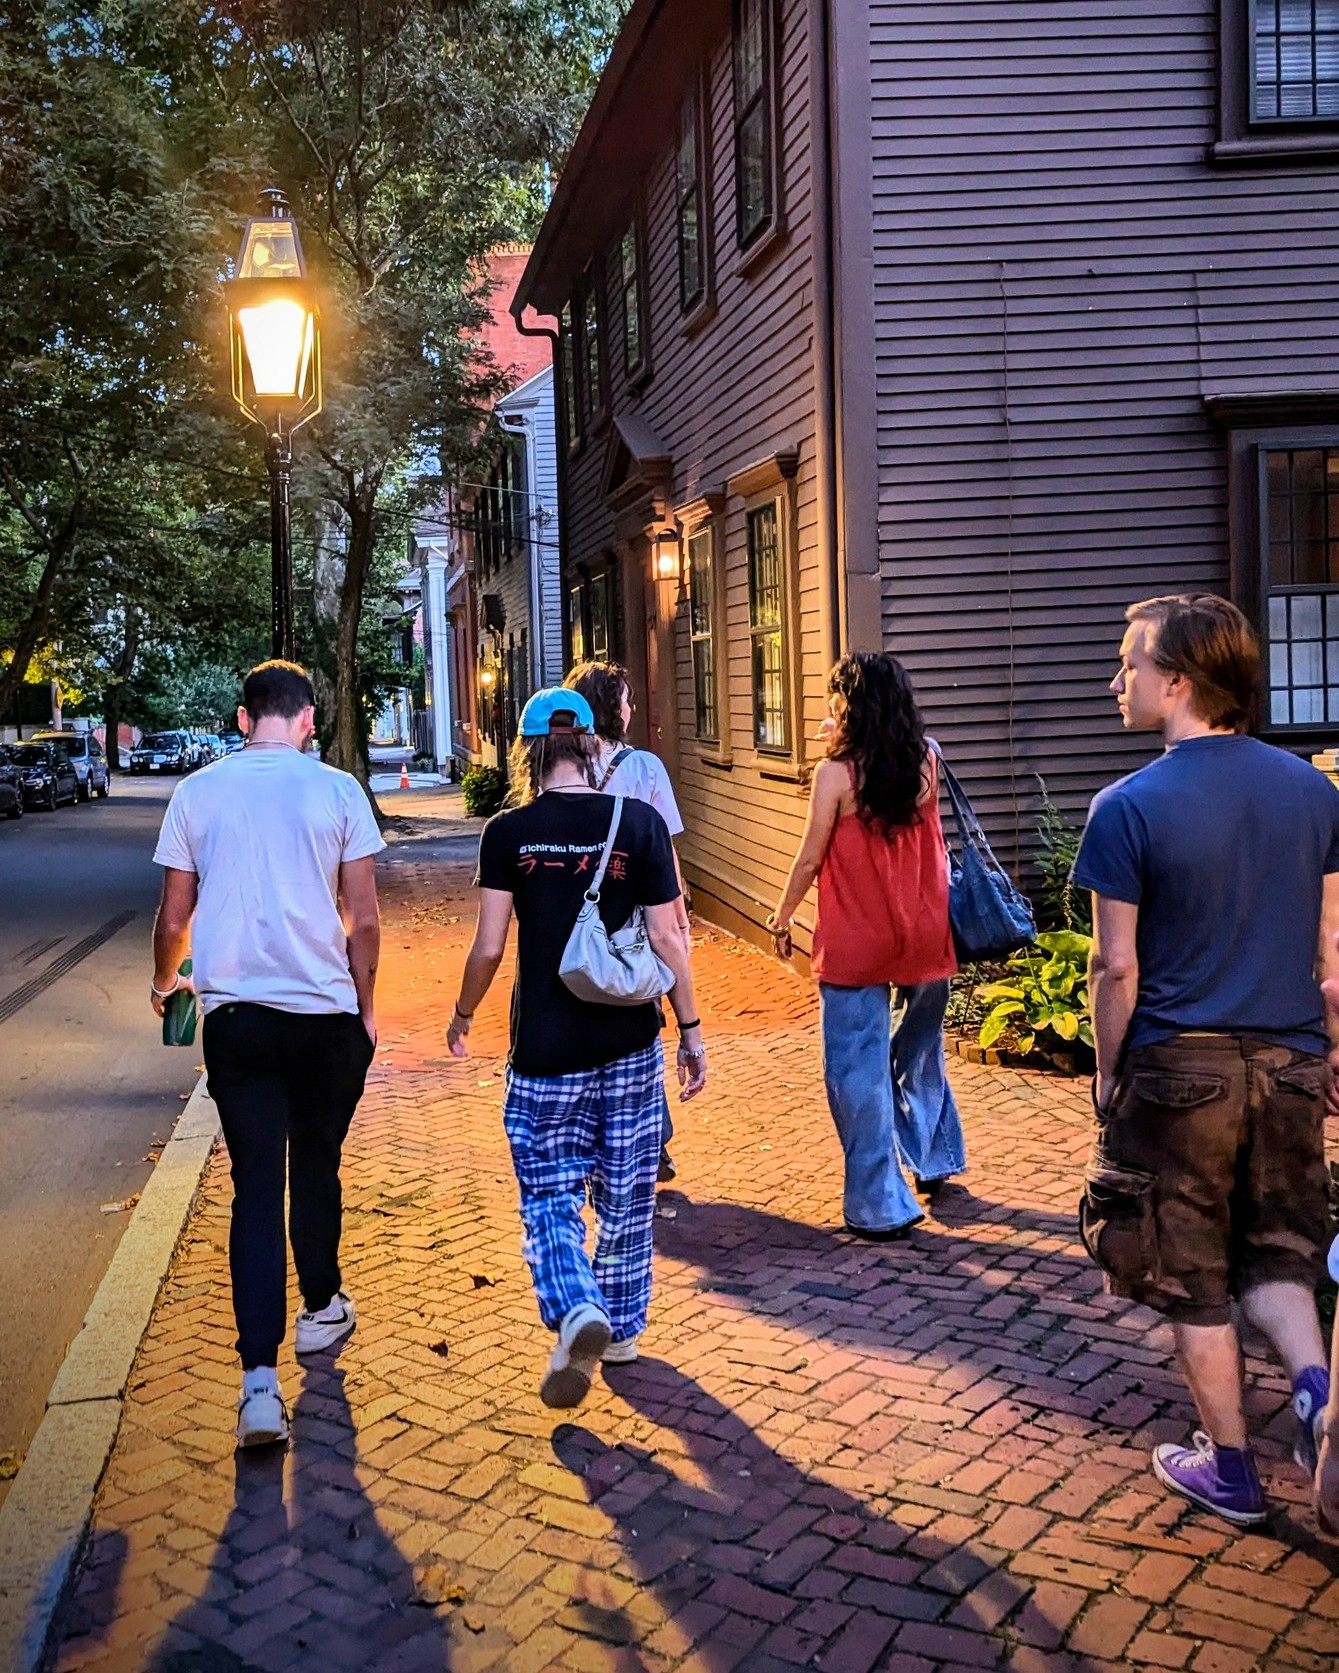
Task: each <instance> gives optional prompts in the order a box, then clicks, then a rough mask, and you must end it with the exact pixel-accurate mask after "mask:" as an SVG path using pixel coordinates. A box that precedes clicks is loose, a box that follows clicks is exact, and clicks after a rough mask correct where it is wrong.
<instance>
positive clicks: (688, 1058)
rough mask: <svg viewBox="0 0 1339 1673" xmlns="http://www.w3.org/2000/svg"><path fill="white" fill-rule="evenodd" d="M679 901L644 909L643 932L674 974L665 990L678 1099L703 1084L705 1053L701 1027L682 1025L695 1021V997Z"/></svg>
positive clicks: (684, 1099) (694, 1092) (695, 1092)
mask: <svg viewBox="0 0 1339 1673" xmlns="http://www.w3.org/2000/svg"><path fill="white" fill-rule="evenodd" d="M681 910H682V900H678V901H669V902H668V903H667V904H665V905H663V906H648V907H647V908H646V933H647V937H648V939H649V940H650V942H651V949H652V951H653V952H654V953H655V955H656V957H657V958H659V959H662V960H663V961H664V962H665V963H666V964H667V965H668V966H669V968H670V969H671V971H673V973H674V986H673V987H672V988H671V989H670V991H669V1002H670V1006H671V1008H672V1009H673V1011H674V1015H675V1018H676V1020H677V1022H678V1024H679V1050H678V1069H679V1085H680V1087H681V1088H682V1089H683V1090H682V1091H681V1092H680V1093H679V1098H680V1100H681V1101H682V1102H685V1103H686V1102H687V1101H688V1099H689V1098H696V1096H697V1095H698V1093H699V1092H701V1090H702V1088H703V1087H704V1086H705V1085H706V1084H707V1053H706V1047H705V1046H704V1045H703V1043H702V1029H701V1027H700V1026H698V1027H695V1028H685V1027H684V1026H683V1025H684V1023H686V1022H692V1023H696V1022H697V1021H698V1015H697V1000H696V999H695V998H694V996H693V973H692V970H691V969H690V968H689V964H688V947H687V944H686V942H685V940H684V936H683V932H682V930H681V929H680V927H679V913H680V911H681Z"/></svg>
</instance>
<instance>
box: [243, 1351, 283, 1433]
mask: <svg viewBox="0 0 1339 1673" xmlns="http://www.w3.org/2000/svg"><path fill="white" fill-rule="evenodd" d="M287 1439H288V1407H287V1406H285V1405H284V1396H283V1391H282V1389H281V1388H280V1387H279V1379H278V1377H277V1376H276V1375H275V1372H274V1369H273V1367H272V1366H261V1367H259V1368H258V1369H256V1370H255V1371H248V1372H246V1374H245V1375H244V1376H243V1378H242V1396H241V1399H240V1400H238V1402H237V1444H238V1446H277V1445H278V1444H279V1443H280V1442H281V1441H286V1440H287Z"/></svg>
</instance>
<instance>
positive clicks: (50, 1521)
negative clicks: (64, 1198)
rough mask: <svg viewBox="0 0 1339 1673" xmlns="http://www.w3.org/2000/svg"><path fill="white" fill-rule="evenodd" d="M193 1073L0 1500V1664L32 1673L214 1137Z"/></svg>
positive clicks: (215, 1122)
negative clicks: (24, 1453) (167, 1136)
mask: <svg viewBox="0 0 1339 1673" xmlns="http://www.w3.org/2000/svg"><path fill="white" fill-rule="evenodd" d="M218 1131H219V1119H218V1110H217V1109H216V1107H215V1105H214V1103H213V1100H212V1099H211V1098H210V1097H209V1093H208V1090H207V1089H206V1086H205V1078H204V1076H203V1075H202V1076H201V1077H200V1079H199V1081H198V1082H197V1083H196V1087H195V1090H194V1091H193V1092H192V1093H191V1096H190V1099H189V1100H188V1102H187V1104H186V1107H185V1108H184V1109H183V1110H182V1112H181V1115H180V1116H179V1117H178V1119H177V1124H176V1126H175V1128H174V1129H173V1132H172V1137H171V1138H170V1139H169V1140H168V1142H167V1143H166V1145H164V1147H163V1154H162V1156H161V1157H160V1158H159V1161H158V1165H157V1166H156V1167H155V1168H154V1171H153V1173H152V1175H151V1176H150V1178H149V1182H148V1184H147V1185H146V1186H145V1187H144V1191H143V1194H142V1195H141V1197H140V1200H139V1202H138V1204H137V1205H136V1207H135V1211H134V1213H133V1215H132V1217H131V1221H130V1224H129V1225H128V1226H127V1227H126V1229H125V1233H124V1235H123V1236H122V1238H121V1241H120V1243H119V1244H118V1245H117V1248H116V1253H115V1254H114V1255H113V1256H112V1260H111V1264H110V1265H109V1266H108V1268H107V1271H106V1273H105V1274H104V1275H103V1279H102V1282H101V1284H99V1286H98V1291H97V1294H96V1295H95V1296H94V1297H93V1301H92V1304H91V1306H90V1307H89V1309H88V1313H87V1314H86V1315H85V1318H84V1322H83V1325H82V1327H81V1328H80V1331H79V1333H78V1335H77V1336H76V1337H75V1338H74V1341H73V1342H72V1343H71V1344H70V1347H69V1350H68V1352H67V1353H66V1355H65V1359H64V1362H63V1363H62V1365H61V1368H60V1370H59V1371H58V1372H57V1374H56V1380H55V1382H54V1383H53V1384H52V1386H51V1392H50V1394H49V1395H48V1396H47V1411H46V1416H45V1417H44V1418H43V1419H42V1422H41V1424H40V1425H39V1427H38V1430H37V1433H36V1435H35V1436H34V1437H33V1441H32V1445H31V1446H30V1447H29V1449H28V1455H27V1458H26V1459H25V1460H24V1464H23V1467H22V1469H21V1470H20V1471H19V1473H18V1476H17V1477H16V1478H15V1481H14V1485H13V1487H12V1488H11V1489H10V1492H9V1495H8V1497H7V1498H6V1499H5V1502H4V1504H3V1505H0V1667H3V1668H5V1669H6V1670H8V1673H38V1670H39V1669H40V1668H41V1667H42V1666H43V1664H44V1659H45V1653H46V1647H47V1638H48V1635H49V1632H50V1628H51V1623H52V1620H53V1619H54V1617H55V1614H56V1611H57V1609H58V1608H59V1605H60V1602H61V1598H62V1596H63V1595H64V1591H65V1587H66V1585H67V1584H68V1582H69V1580H70V1577H71V1575H72V1573H73V1571H74V1566H75V1562H76V1560H77V1558H78V1555H79V1549H80V1546H81V1544H82V1542H83V1538H84V1535H85V1533H86V1532H87V1529H88V1525H89V1522H90V1519H91V1517H92V1512H93V1499H94V1495H95V1494H96V1493H97V1490H98V1487H99V1484H100V1483H101V1481H102V1474H103V1471H104V1469H105V1468H106V1465H107V1460H108V1458H109V1457H110V1456H111V1451H112V1446H113V1444H114V1443H115V1440H116V1434H117V1430H118V1428H119V1427H120V1421H121V1404H122V1401H123V1399H124V1397H125V1390H126V1384H127V1382H128V1381H129V1377H130V1371H131V1367H132V1365H133V1364H134V1360H135V1354H136V1353H137V1351H138V1349H139V1344H140V1340H141V1338H142V1337H143V1335H144V1332H145V1330H146V1329H147V1328H148V1324H149V1320H150V1318H151V1317H152V1315H153V1309H154V1305H155V1303H156V1302H157V1300H158V1293H159V1291H160V1289H161V1288H162V1285H163V1280H164V1278H165V1277H166V1275H167V1271H168V1268H169V1266H170V1265H171V1263H172V1257H173V1255H174V1254H175V1253H176V1248H177V1244H178V1242H179V1241H180V1238H181V1234H182V1231H183V1230H184V1228H185V1226H186V1223H187V1221H188V1219H189V1217H190V1213H191V1209H192V1208H193V1207H194V1205H195V1200H196V1196H197V1194H198V1192H199V1188H200V1180H201V1178H202V1176H203V1174H204V1170H205V1165H206V1163H207V1162H208V1160H209V1154H210V1151H211V1150H212V1149H213V1147H214V1140H215V1139H216V1137H217V1136H218Z"/></svg>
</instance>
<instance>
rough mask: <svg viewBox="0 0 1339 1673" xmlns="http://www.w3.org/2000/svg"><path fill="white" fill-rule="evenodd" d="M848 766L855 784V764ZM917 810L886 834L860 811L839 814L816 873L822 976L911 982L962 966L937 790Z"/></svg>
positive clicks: (817, 961)
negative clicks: (951, 919) (913, 818)
mask: <svg viewBox="0 0 1339 1673" xmlns="http://www.w3.org/2000/svg"><path fill="white" fill-rule="evenodd" d="M846 765H847V769H848V771H849V772H850V774H851V785H852V788H854V787H855V768H854V766H852V764H851V763H850V762H849V761H848V762H847V763H846ZM931 771H932V772H933V771H934V762H933V758H932V759H931ZM935 788H936V791H937V790H938V773H937V772H936V773H935ZM918 811H919V813H920V819H919V821H918V822H917V823H916V824H915V825H901V826H898V827H897V828H896V829H895V830H893V831H892V832H890V833H889V834H888V835H887V836H885V835H884V834H883V832H882V831H881V830H880V829H879V828H878V827H877V826H871V825H867V824H866V823H865V821H864V820H863V819H861V817H860V816H859V814H857V813H847V814H843V815H842V817H841V818H840V819H838V821H837V826H836V829H835V830H834V831H833V833H832V840H831V841H830V842H829V843H828V851H827V853H826V854H825V855H824V856H823V864H822V867H821V868H820V870H819V873H818V921H817V923H816V924H815V926H814V950H813V956H812V958H811V959H810V968H811V969H812V971H813V973H814V975H815V977H816V978H817V979H818V980H819V981H820V982H828V983H830V984H831V985H832V986H833V987H839V988H867V987H877V986H879V985H881V984H882V983H884V982H888V983H890V984H892V985H893V986H896V987H912V986H914V985H915V984H916V983H917V982H933V981H938V980H939V979H941V978H942V977H944V976H951V975H953V973H954V972H955V971H956V970H957V968H958V962H957V960H956V959H955V957H954V956H953V935H952V932H951V930H950V929H949V923H948V865H947V862H946V860H945V857H944V833H943V831H942V829H941V827H940V824H939V797H938V795H937V794H933V795H930V796H927V797H926V799H925V801H923V802H922V803H921V805H920V808H919V810H918Z"/></svg>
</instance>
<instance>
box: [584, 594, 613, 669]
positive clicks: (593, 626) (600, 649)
mask: <svg viewBox="0 0 1339 1673" xmlns="http://www.w3.org/2000/svg"><path fill="white" fill-rule="evenodd" d="M589 593H590V654H591V659H592V660H593V661H595V662H608V660H609V577H608V576H607V575H596V576H593V577H592V578H591V581H590V583H589Z"/></svg>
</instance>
